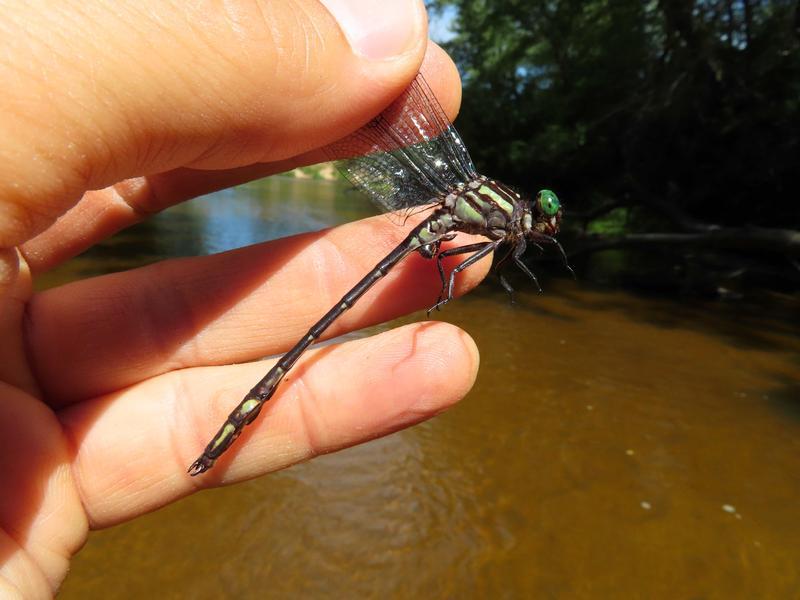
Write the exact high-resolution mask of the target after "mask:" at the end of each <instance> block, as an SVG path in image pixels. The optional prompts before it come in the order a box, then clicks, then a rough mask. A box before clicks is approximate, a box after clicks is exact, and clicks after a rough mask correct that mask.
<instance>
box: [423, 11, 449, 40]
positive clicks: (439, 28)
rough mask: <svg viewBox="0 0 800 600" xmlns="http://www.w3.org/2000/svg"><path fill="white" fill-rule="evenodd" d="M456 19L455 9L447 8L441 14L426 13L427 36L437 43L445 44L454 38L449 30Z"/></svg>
mask: <svg viewBox="0 0 800 600" xmlns="http://www.w3.org/2000/svg"><path fill="white" fill-rule="evenodd" d="M455 17H456V9H455V7H453V6H448V7H447V8H446V9H445V10H444V11H443V12H441V13H440V12H438V11H437V12H430V11H429V12H428V35H429V37H430V38H431V39H432V40H433V41H434V42H437V43H442V42H447V41H449V40H451V39H453V37H454V35H455V34H454V33H453V31H452V30H451V29H450V28H451V26H452V24H453V20H454V19H455Z"/></svg>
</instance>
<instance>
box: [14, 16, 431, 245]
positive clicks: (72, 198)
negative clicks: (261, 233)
mask: <svg viewBox="0 0 800 600" xmlns="http://www.w3.org/2000/svg"><path fill="white" fill-rule="evenodd" d="M425 46H426V19H425V10H424V7H423V5H422V2H421V1H420V0H392V1H391V2H380V3H378V2H375V1H374V0H259V1H254V0H230V1H228V2H202V3H165V2H161V1H160V0H144V2H142V0H137V1H134V0H122V1H119V2H115V3H113V4H109V3H107V2H105V1H104V0H67V1H65V2H60V3H56V4H53V3H50V2H47V1H46V0H40V1H38V2H17V3H13V2H12V3H10V4H9V3H3V5H2V7H1V8H0V51H2V54H1V55H2V56H3V57H4V59H5V60H3V61H2V62H0V82H2V83H3V86H4V93H3V94H2V95H0V131H4V132H6V135H4V136H2V137H0V248H2V247H7V246H12V245H16V244H19V243H20V242H22V241H24V240H25V239H28V238H30V237H32V236H33V235H35V234H36V233H38V232H39V231H42V230H43V229H44V228H46V227H47V226H48V225H49V224H50V223H52V222H53V221H54V220H55V218H57V217H58V216H59V215H60V214H62V213H63V212H65V211H66V209H67V208H69V207H70V206H71V205H72V204H74V203H75V202H76V201H77V200H78V199H79V198H80V197H81V195H82V194H83V193H84V192H85V191H86V190H90V189H98V188H102V187H105V186H108V185H111V184H113V183H115V182H117V181H120V180H122V179H126V178H129V177H133V176H137V175H146V174H152V173H159V172H163V171H166V170H169V169H174V168H176V167H181V166H191V167H194V168H205V169H223V168H231V167H237V166H241V165H247V164H252V163H255V162H266V161H275V160H280V159H283V158H287V157H289V156H292V155H295V154H298V153H300V152H303V151H305V150H308V149H310V148H313V147H317V146H321V145H324V144H326V143H328V142H331V141H333V140H334V139H337V138H339V137H341V136H343V135H344V134H346V133H348V132H349V131H351V130H353V129H355V128H356V127H358V126H359V125H361V124H362V123H363V122H364V120H365V118H364V116H365V115H374V114H376V113H378V112H379V111H380V110H381V109H382V108H383V107H384V106H386V105H387V104H388V103H389V102H390V101H391V100H392V99H393V98H394V97H396V96H397V95H398V94H399V93H400V92H401V91H402V89H403V88H404V87H405V86H406V84H407V83H408V82H409V81H410V80H411V79H412V78H413V76H414V74H415V73H416V71H417V69H418V68H419V65H420V63H421V61H422V58H423V55H424V52H425Z"/></svg>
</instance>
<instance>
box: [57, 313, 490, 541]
mask: <svg viewBox="0 0 800 600" xmlns="http://www.w3.org/2000/svg"><path fill="white" fill-rule="evenodd" d="M267 366H268V365H266V364H265V363H255V364H248V365H237V366H227V367H215V368H200V369H189V370H186V371H180V372H176V373H171V374H169V375H164V376H161V377H158V378H155V379H153V380H150V381H148V382H145V383H143V384H140V385H137V386H134V387H132V388H130V389H128V390H125V391H123V392H120V393H118V394H115V395H113V396H106V397H102V398H99V399H97V400H93V401H90V402H84V403H81V404H79V405H75V406H74V407H71V408H68V409H66V410H64V411H63V412H62V413H61V414H60V418H61V421H62V423H63V424H64V427H65V428H66V431H67V432H68V435H69V437H70V438H71V439H72V441H73V444H74V447H75V448H77V449H78V450H77V455H76V457H75V462H74V468H73V472H74V474H75V478H76V481H77V485H78V487H79V489H80V490H81V497H82V498H83V501H84V506H85V508H86V511H87V513H88V515H89V518H90V521H91V523H92V526H93V527H95V528H97V527H106V526H109V525H113V524H114V523H118V522H120V521H123V520H126V519H130V518H132V517H134V516H136V515H139V514H142V513H144V512H148V511H151V510H154V509H155V508H158V507H159V506H162V505H164V504H167V503H169V502H172V501H174V500H176V499H178V498H180V497H182V496H185V495H187V494H189V493H191V492H192V491H194V489H195V486H197V485H201V486H207V485H220V484H227V483H232V482H235V481H241V480H243V479H249V478H252V477H255V476H258V475H261V474H263V473H266V472H269V471H275V470H277V469H282V468H284V467H287V466H289V465H291V464H294V463H297V462H300V461H303V460H306V459H308V458H310V457H313V456H316V455H318V454H324V453H327V452H331V451H334V450H337V449H340V448H344V447H347V446H351V445H354V444H357V443H360V442H364V441H367V440H370V439H373V438H375V437H377V436H381V435H385V434H388V433H390V432H393V431H396V430H398V429H400V428H402V427H407V426H409V425H412V424H414V423H417V422H419V421H422V420H424V419H426V418H428V417H431V416H433V415H435V414H437V413H439V412H441V411H443V410H445V409H446V408H447V407H449V406H451V405H452V404H453V403H455V402H456V401H458V400H459V399H460V398H461V397H463V396H464V394H466V392H467V391H468V390H469V388H470V387H471V386H472V383H473V381H474V379H475V376H476V372H477V366H478V354H477V349H476V347H475V345H474V343H473V342H472V340H471V339H470V338H469V336H467V335H466V334H465V333H464V332H463V331H461V330H459V329H457V328H456V327H453V326H451V325H447V324H444V323H421V324H415V325H409V326H406V327H401V328H399V329H396V330H393V331H389V332H386V333H383V334H380V335H376V336H374V337H372V338H368V339H363V340H357V341H353V342H348V343H346V344H342V345H339V346H335V347H327V348H323V349H320V350H317V351H314V352H312V353H310V354H309V355H307V356H306V357H305V358H304V359H302V360H301V362H300V364H299V365H298V366H297V367H295V370H294V371H293V372H292V375H293V377H292V379H291V380H290V381H285V382H284V384H283V385H282V387H281V388H279V390H278V392H277V393H276V395H275V396H274V397H273V399H272V400H271V401H270V402H269V403H268V404H267V405H266V406H265V408H264V410H262V412H261V416H260V417H259V419H257V420H256V421H255V422H254V423H253V424H252V425H250V426H249V427H248V428H247V429H245V432H244V433H243V434H242V436H241V437H240V438H239V440H237V442H236V444H235V445H234V446H233V447H232V448H231V449H230V450H229V451H228V452H227V453H226V454H225V455H223V457H222V458H220V459H219V461H218V462H217V464H216V466H215V467H214V469H212V470H211V471H210V472H209V473H207V474H205V475H203V476H202V477H199V478H190V477H189V476H188V475H187V473H186V469H187V467H188V465H189V463H191V461H192V460H193V459H194V458H195V457H196V455H197V454H199V453H200V452H201V451H202V449H203V447H204V446H205V444H206V442H207V441H208V439H210V437H211V436H212V435H213V434H214V432H216V430H217V428H218V427H219V425H220V423H222V422H223V421H224V419H225V417H226V416H227V414H228V412H229V411H230V410H231V409H232V408H233V407H234V406H235V405H236V403H237V402H238V401H239V400H240V396H241V389H240V384H241V383H243V384H244V387H248V384H247V383H246V382H249V381H251V380H253V379H256V378H258V377H259V376H260V374H262V373H263V372H264V371H265V370H266V368H267ZM121 431H124V432H125V435H120V432H121Z"/></svg>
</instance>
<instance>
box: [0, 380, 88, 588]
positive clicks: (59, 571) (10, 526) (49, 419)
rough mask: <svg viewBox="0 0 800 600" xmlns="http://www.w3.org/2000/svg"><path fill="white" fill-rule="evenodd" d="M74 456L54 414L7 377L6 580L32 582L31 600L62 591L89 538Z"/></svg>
mask: <svg viewBox="0 0 800 600" xmlns="http://www.w3.org/2000/svg"><path fill="white" fill-rule="evenodd" d="M71 458H72V457H71V453H70V449H69V447H68V446H67V443H66V440H65V439H64V436H63V433H62V429H61V427H60V424H59V422H58V421H57V420H56V418H55V416H54V414H53V412H52V411H51V410H49V409H48V408H47V407H46V406H44V405H43V404H42V403H41V402H40V401H38V400H37V399H35V398H33V397H31V396H29V395H28V394H25V393H24V392H22V391H20V390H18V389H15V388H13V387H11V386H8V385H6V384H5V383H1V382H0V489H2V490H3V493H0V580H2V579H3V578H4V577H7V578H9V579H10V580H12V581H16V582H22V583H23V585H24V586H28V587H24V588H23V589H24V590H25V591H23V592H22V593H23V595H24V597H26V598H44V597H48V594H46V593H40V592H41V590H42V589H46V590H48V592H50V593H52V590H55V589H57V588H58V585H59V584H60V583H61V579H62V578H63V576H64V574H65V573H66V572H67V569H68V567H69V557H71V556H72V555H73V554H74V553H75V552H77V550H78V548H80V547H81V545H83V542H84V541H85V539H86V533H87V521H86V517H85V514H84V512H83V508H82V506H81V501H80V498H79V496H78V493H77V489H76V487H75V482H74V480H73V479H72V475H71V472H70V468H69V464H70V460H71ZM3 532H5V533H6V534H8V538H7V537H6V536H5V535H4V534H3ZM9 538H10V539H9ZM15 546H16V547H15ZM2 590H3V588H2V585H0V597H3V598H6V597H18V596H16V595H13V594H12V595H11V596H6V595H4V594H3V591H2ZM34 590H36V592H34ZM18 593H19V591H18Z"/></svg>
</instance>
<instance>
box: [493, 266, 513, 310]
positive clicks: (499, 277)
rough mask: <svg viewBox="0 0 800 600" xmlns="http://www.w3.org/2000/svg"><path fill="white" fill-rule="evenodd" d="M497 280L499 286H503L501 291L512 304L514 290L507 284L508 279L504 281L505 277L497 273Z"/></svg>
mask: <svg viewBox="0 0 800 600" xmlns="http://www.w3.org/2000/svg"><path fill="white" fill-rule="evenodd" d="M497 279H498V280H499V281H500V285H502V286H503V289H504V290H505V291H506V292H507V293H508V297H509V298H510V300H511V304H514V288H513V287H511V284H510V283H508V279H506V276H505V275H503V274H502V273H500V272H499V271H498V272H497Z"/></svg>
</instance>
